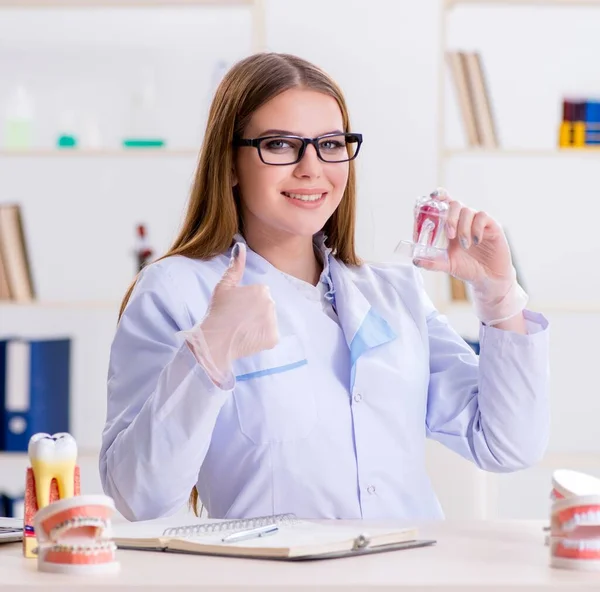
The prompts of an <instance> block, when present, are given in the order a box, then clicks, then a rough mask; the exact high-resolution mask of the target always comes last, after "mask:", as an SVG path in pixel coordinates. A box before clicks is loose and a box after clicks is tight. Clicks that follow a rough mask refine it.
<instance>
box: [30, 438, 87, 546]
mask: <svg viewBox="0 0 600 592" xmlns="http://www.w3.org/2000/svg"><path fill="white" fill-rule="evenodd" d="M28 452H29V462H30V464H31V467H30V468H28V469H27V473H26V478H25V500H24V502H25V512H24V520H23V523H24V533H23V534H24V536H23V555H24V556H25V557H28V558H34V557H35V555H34V553H33V548H34V547H35V546H36V539H35V537H36V533H35V527H34V525H33V522H34V517H35V515H36V513H37V512H38V511H39V510H42V509H43V508H46V507H47V506H49V505H50V504H51V503H54V502H56V501H57V500H62V499H69V498H72V497H73V496H78V495H79V494H80V480H79V467H78V466H77V444H76V442H75V439H74V438H73V436H71V435H70V434H67V433H64V432H63V433H59V434H53V435H52V436H51V435H50V434H44V433H39V434H34V435H33V436H31V439H30V440H29V448H28Z"/></svg>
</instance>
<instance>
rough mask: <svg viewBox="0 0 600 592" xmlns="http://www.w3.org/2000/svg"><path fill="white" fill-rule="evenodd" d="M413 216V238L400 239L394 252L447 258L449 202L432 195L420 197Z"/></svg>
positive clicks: (409, 255) (415, 257) (413, 257)
mask: <svg viewBox="0 0 600 592" xmlns="http://www.w3.org/2000/svg"><path fill="white" fill-rule="evenodd" d="M413 217H414V220H413V240H411V241H409V240H402V241H400V242H399V243H398V245H397V246H396V248H395V249H394V252H395V253H398V254H401V255H405V256H408V257H410V258H411V259H429V260H434V261H435V260H446V259H447V258H448V232H447V221H448V202H446V201H441V200H439V199H436V198H435V197H432V196H431V195H427V196H422V197H419V198H418V199H417V201H416V202H415V206H414V210H413Z"/></svg>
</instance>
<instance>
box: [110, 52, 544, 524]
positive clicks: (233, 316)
mask: <svg viewBox="0 0 600 592" xmlns="http://www.w3.org/2000/svg"><path fill="white" fill-rule="evenodd" d="M302 138H304V139H302ZM307 138H308V139H307ZM361 141H362V138H361V136H360V134H358V133H355V132H354V131H353V130H352V128H351V126H350V123H349V118H348V113H347V109H346V104H345V102H344V99H343V97H342V94H341V92H340V90H339V88H338V87H337V86H336V85H335V83H334V82H332V81H331V80H330V78H328V77H327V75H326V74H324V73H323V72H322V71H321V70H319V69H318V68H316V67H315V66H313V65H311V64H309V63H307V62H305V61H303V60H301V59H299V58H297V57H293V56H289V55H281V54H260V55H254V56H251V57H249V58H247V59H245V60H243V61H241V62H240V63H238V64H237V65H235V66H234V67H233V68H232V70H231V71H230V72H229V73H228V74H227V75H226V76H225V78H224V80H223V82H222V84H221V85H220V87H219V89H218V90H217V93H216V96H215V98H214V101H213V104H212V107H211V111H210V115H209V121H208V124H207V129H206V136H205V140H204V147H203V150H202V154H201V158H200V162H199V166H198V171H197V175H196V179H195V184H194V187H193V190H192V196H191V201H190V204H189V208H188V212H187V217H186V219H185V222H184V225H183V229H182V231H181V233H180V235H179V236H178V238H177V239H176V241H175V243H174V245H173V247H172V248H171V249H170V251H169V252H168V253H167V254H166V255H165V256H164V257H163V258H161V259H160V260H159V261H157V262H154V263H152V264H150V265H148V266H147V267H145V268H144V270H143V271H142V272H141V273H140V275H139V277H138V278H137V281H136V283H135V284H134V286H133V287H132V289H131V290H130V292H129V293H128V295H127V297H126V298H125V301H124V303H123V307H122V310H121V317H120V322H119V325H118V328H117V331H116V335H115V338H114V343H113V346H112V351H111V358H110V369H109V379H108V417H107V422H106V428H105V430H104V434H103V445H102V451H101V460H100V468H101V476H102V481H103V486H104V489H105V491H106V493H107V494H108V495H110V496H112V497H113V498H114V500H115V503H116V506H117V508H118V509H119V511H120V512H121V513H122V514H123V515H124V516H125V517H127V518H128V519H130V520H140V519H151V518H157V517H160V516H165V515H169V514H172V513H174V512H175V511H177V510H178V509H179V508H181V506H182V504H183V503H184V501H185V499H186V497H187V496H188V495H190V489H191V490H192V493H191V502H192V504H193V505H194V506H196V504H197V502H198V493H199V497H200V499H201V500H202V502H203V503H204V504H205V505H206V507H207V509H208V513H209V515H210V516H211V517H213V518H225V517H227V518H235V517H244V516H258V515H270V514H277V513H285V512H294V513H295V514H296V515H298V516H299V517H304V518H365V519H378V518H406V519H408V520H417V519H431V518H434V519H435V518H439V517H441V516H442V512H441V509H440V507H439V504H438V501H437V499H436V496H435V494H434V492H433V491H432V487H431V484H430V482H429V479H428V477H427V474H426V470H425V464H424V447H425V438H426V437H430V438H433V439H435V440H438V441H439V442H442V443H443V444H445V445H446V446H448V447H449V448H451V449H452V450H454V451H456V452H457V453H458V454H460V455H462V456H463V457H465V458H467V459H470V460H472V461H473V462H474V463H475V464H476V465H477V466H479V467H481V468H483V469H486V470H489V471H498V472H501V471H514V470H518V469H522V468H524V467H527V466H530V465H531V464H532V463H535V462H536V461H537V460H538V459H539V458H540V457H541V456H542V454H543V452H544V449H545V446H546V442H547V439H548V424H549V421H548V415H549V414H548V377H547V366H548V335H547V322H546V321H545V319H544V318H543V317H542V316H541V315H538V314H534V313H531V312H529V311H526V310H524V309H525V301H526V296H525V294H524V293H523V291H522V290H521V289H520V287H519V286H518V284H517V283H516V280H515V273H514V268H513V266H512V264H511V257H510V252H509V249H508V246H507V243H506V240H505V238H504V235H503V233H502V230H501V229H500V227H499V226H498V224H497V223H496V222H495V221H494V220H493V219H491V218H490V217H489V216H487V215H486V214H485V213H483V212H478V213H476V212H473V211H472V210H471V209H469V208H466V207H463V206H462V205H461V204H460V203H459V202H457V201H455V200H452V199H451V198H450V197H448V196H447V195H445V194H440V195H439V198H440V199H445V200H447V201H448V202H449V205H450V214H449V221H448V233H449V236H450V239H451V244H450V249H449V264H448V266H447V267H443V266H441V265H440V264H430V263H425V262H421V265H422V266H424V267H425V266H428V267H430V268H431V269H439V270H444V271H448V272H450V273H452V274H453V275H455V276H456V277H459V278H462V279H463V280H465V281H468V282H470V283H471V285H472V288H473V293H474V304H475V310H476V312H477V314H478V315H479V318H480V319H481V321H482V326H481V352H480V358H478V357H477V356H475V355H474V354H473V352H472V350H471V349H470V348H469V347H468V345H467V344H466V343H465V342H464V341H463V340H462V339H461V338H460V337H459V335H457V334H456V333H455V332H454V331H453V330H452V328H451V327H450V326H449V325H448V324H447V322H446V321H445V320H444V318H443V317H441V316H439V315H438V313H437V312H436V310H435V309H434V307H433V305H432V303H431V302H430V300H429V299H428V298H427V296H426V294H425V291H424V289H423V286H422V283H421V280H420V274H419V271H418V270H415V268H414V266H412V265H404V266H403V265H395V266H377V265H367V264H364V263H361V262H360V261H359V259H358V257H357V255H356V253H355V249H354V228H355V207H356V195H355V177H354V158H355V157H356V156H357V155H358V153H359V148H360V144H361ZM416 263H419V262H416Z"/></svg>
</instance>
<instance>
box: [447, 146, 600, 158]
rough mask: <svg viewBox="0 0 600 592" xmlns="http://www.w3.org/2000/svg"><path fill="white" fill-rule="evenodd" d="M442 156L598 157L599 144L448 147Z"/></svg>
mask: <svg viewBox="0 0 600 592" xmlns="http://www.w3.org/2000/svg"><path fill="white" fill-rule="evenodd" d="M443 156H444V158H460V157H465V156H466V157H468V156H482V157H488V156H489V157H492V156H494V157H508V158H510V157H518V158H521V157H531V158H545V157H563V156H564V157H567V158H577V157H579V156H581V157H585V158H594V157H600V146H599V147H598V148H592V147H583V148H496V149H490V148H450V149H446V150H444V151H443Z"/></svg>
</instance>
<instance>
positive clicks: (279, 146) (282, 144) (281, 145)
mask: <svg viewBox="0 0 600 592" xmlns="http://www.w3.org/2000/svg"><path fill="white" fill-rule="evenodd" d="M265 148H266V149H267V150H285V149H286V148H290V144H289V142H286V141H285V140H269V141H268V142H266V146H265Z"/></svg>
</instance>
